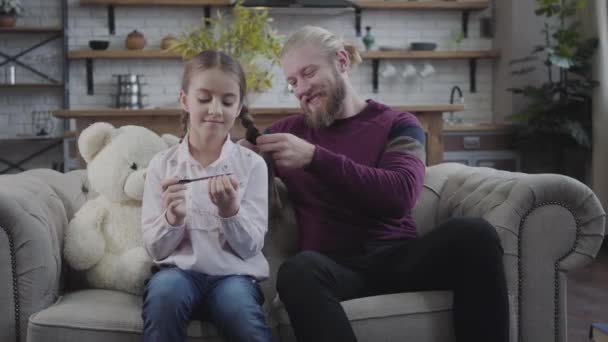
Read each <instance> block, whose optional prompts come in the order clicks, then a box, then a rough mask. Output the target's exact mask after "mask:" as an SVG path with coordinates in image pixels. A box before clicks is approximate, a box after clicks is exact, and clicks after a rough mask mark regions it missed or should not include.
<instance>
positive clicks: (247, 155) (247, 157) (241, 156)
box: [233, 144, 265, 166]
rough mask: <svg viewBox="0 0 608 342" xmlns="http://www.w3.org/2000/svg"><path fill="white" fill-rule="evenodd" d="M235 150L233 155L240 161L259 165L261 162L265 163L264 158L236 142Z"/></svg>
mask: <svg viewBox="0 0 608 342" xmlns="http://www.w3.org/2000/svg"><path fill="white" fill-rule="evenodd" d="M234 146H235V152H234V155H233V157H234V158H235V159H237V160H238V161H240V162H244V163H246V164H251V165H252V166H254V165H257V164H259V163H265V161H264V158H262V156H260V155H259V154H257V153H256V152H253V151H252V150H250V149H248V148H247V147H245V146H241V145H239V144H234Z"/></svg>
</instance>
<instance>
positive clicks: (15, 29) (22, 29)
mask: <svg viewBox="0 0 608 342" xmlns="http://www.w3.org/2000/svg"><path fill="white" fill-rule="evenodd" d="M0 33H56V34H59V33H63V29H62V28H60V27H8V28H7V27H3V28H0Z"/></svg>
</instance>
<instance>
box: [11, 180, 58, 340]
mask: <svg viewBox="0 0 608 342" xmlns="http://www.w3.org/2000/svg"><path fill="white" fill-rule="evenodd" d="M67 223H68V222H67V216H66V211H65V208H64V205H63V202H62V201H61V200H60V199H59V197H58V196H57V194H56V193H55V192H54V191H53V190H52V189H51V187H50V186H49V185H48V184H47V183H45V182H44V181H43V180H41V179H40V178H38V177H34V176H31V175H27V173H21V174H18V175H5V176H0V341H25V340H26V336H25V333H26V329H27V322H28V318H29V316H30V315H31V314H33V313H35V312H38V311H40V310H42V309H44V308H46V307H48V306H49V305H51V304H52V303H53V302H54V301H55V300H56V299H57V297H58V295H59V292H60V283H61V281H60V278H61V269H62V260H61V251H62V248H63V247H62V242H63V233H64V229H65V228H66V227H67Z"/></svg>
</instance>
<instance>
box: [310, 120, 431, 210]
mask: <svg viewBox="0 0 608 342" xmlns="http://www.w3.org/2000/svg"><path fill="white" fill-rule="evenodd" d="M424 144H425V135H424V131H423V129H422V128H421V127H420V126H419V125H418V124H417V123H415V122H412V120H407V119H406V117H405V116H399V117H398V118H397V119H396V120H395V122H394V123H393V124H392V126H391V128H390V131H389V134H388V137H387V141H386V144H385V146H384V150H383V152H382V155H381V156H380V159H379V161H378V163H377V165H376V167H371V166H367V165H362V164H358V163H356V162H354V161H353V160H352V159H350V158H348V157H346V156H344V155H342V154H338V153H334V152H332V151H330V150H328V149H326V148H323V147H321V146H318V145H317V146H316V148H315V154H314V157H313V160H312V162H311V163H310V164H309V165H308V166H307V168H306V169H307V170H308V171H309V172H311V173H313V174H315V175H316V176H317V177H318V178H319V179H322V180H323V181H325V182H326V183H327V184H328V186H331V187H332V189H335V191H342V192H344V193H345V194H347V195H349V196H356V198H359V199H360V201H361V203H362V204H363V206H364V208H366V209H367V210H369V213H370V214H375V215H382V216H387V217H401V216H402V215H403V213H404V211H408V210H411V209H412V208H413V207H414V205H415V204H416V200H417V199H418V196H419V194H420V192H421V190H422V184H423V182H424V174H425V162H424V160H425V148H424Z"/></svg>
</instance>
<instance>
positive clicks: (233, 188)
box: [209, 176, 241, 217]
mask: <svg viewBox="0 0 608 342" xmlns="http://www.w3.org/2000/svg"><path fill="white" fill-rule="evenodd" d="M238 189H239V182H238V180H237V179H236V178H235V177H234V176H218V177H213V178H211V179H210V180H209V199H211V203H213V204H215V206H216V207H217V210H218V213H219V214H220V216H221V217H231V216H234V215H236V213H238V212H239V208H240V207H241V206H240V204H239V200H238V197H237V190H238Z"/></svg>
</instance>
